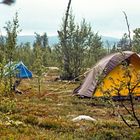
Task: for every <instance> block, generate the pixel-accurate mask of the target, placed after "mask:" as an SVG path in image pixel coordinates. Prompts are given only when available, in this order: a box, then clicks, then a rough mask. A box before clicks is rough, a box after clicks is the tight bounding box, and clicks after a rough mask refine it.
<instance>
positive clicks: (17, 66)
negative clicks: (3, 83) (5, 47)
mask: <svg viewBox="0 0 140 140" xmlns="http://www.w3.org/2000/svg"><path fill="white" fill-rule="evenodd" d="M9 69H10V70H9ZM10 74H11V75H12V76H15V77H16V78H21V79H22V78H32V72H31V71H30V70H28V68H27V67H26V66H25V65H24V64H23V62H22V61H20V62H19V63H13V62H9V63H8V64H7V65H6V66H5V76H9V75H10Z"/></svg>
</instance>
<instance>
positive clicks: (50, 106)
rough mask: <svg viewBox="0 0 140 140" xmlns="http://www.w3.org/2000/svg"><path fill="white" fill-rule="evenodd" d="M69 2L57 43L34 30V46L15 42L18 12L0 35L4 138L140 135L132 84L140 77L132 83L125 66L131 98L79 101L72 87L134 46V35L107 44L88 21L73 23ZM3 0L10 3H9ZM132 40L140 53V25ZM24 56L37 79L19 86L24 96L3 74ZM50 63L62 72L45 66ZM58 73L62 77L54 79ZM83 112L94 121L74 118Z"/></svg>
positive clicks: (0, 129) (0, 130)
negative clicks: (105, 59)
mask: <svg viewBox="0 0 140 140" xmlns="http://www.w3.org/2000/svg"><path fill="white" fill-rule="evenodd" d="M11 2H14V1H11ZM70 2H71V1H69V4H68V7H67V10H66V15H65V16H64V18H63V19H62V24H61V27H60V29H58V37H59V43H58V44H55V45H54V46H49V43H48V36H47V33H44V34H43V35H40V34H38V33H35V38H36V40H35V42H34V44H33V46H32V45H31V44H30V43H29V42H27V43H25V44H17V36H18V33H19V32H20V31H21V30H20V27H19V24H18V13H16V14H15V17H14V18H13V20H12V21H8V22H7V23H6V25H5V27H4V28H5V30H6V32H7V34H6V36H2V35H1V36H0V71H1V73H0V87H1V88H0V138H1V139H3V140H6V139H11V140H12V139H13V140H14V139H21V140H22V139H25V140H28V139H40V140H42V139H49V140H54V139H55V140H73V139H76V140H85V139H86V140H92V139H95V140H101V139H103V140H108V139H112V140H113V139H114V140H116V139H131V140H138V139H140V129H139V128H140V121H139V118H140V103H139V101H137V100H134V97H133V88H134V87H136V86H138V83H139V81H140V79H137V80H136V83H135V85H134V87H132V86H131V85H130V81H131V74H130V71H129V69H128V68H127V67H126V69H125V71H126V72H125V74H124V77H125V76H126V77H127V80H128V82H127V85H126V87H127V88H129V93H130V94H129V97H130V100H129V101H121V102H114V101H112V99H109V100H103V99H100V98H97V99H79V98H77V97H74V96H72V91H73V89H75V88H76V87H77V86H78V85H79V83H80V80H83V77H82V76H81V75H82V74H83V73H84V72H85V71H86V70H87V68H89V67H92V66H93V65H94V64H95V63H96V62H97V61H98V60H100V59H101V58H103V57H104V56H105V55H108V54H109V53H113V52H118V51H123V50H130V47H129V45H130V44H129V43H130V42H129V41H130V38H129V34H126V33H125V34H124V36H123V37H122V39H121V40H120V41H119V42H118V43H116V44H113V45H112V46H111V45H110V44H108V47H107V48H106V47H105V45H104V43H103V42H102V37H101V36H100V35H99V34H98V33H95V32H94V31H93V29H92V28H91V26H90V24H89V23H87V22H86V19H83V20H82V21H81V23H79V24H78V23H75V18H74V15H73V13H72V10H71V11H70ZM3 3H4V4H11V3H9V2H8V1H3ZM131 43H132V44H131V45H132V46H131V47H132V48H131V50H133V51H135V52H137V53H140V49H139V48H140V47H139V45H140V28H137V29H135V30H134V31H133V39H132V40H131ZM20 60H22V61H23V62H24V63H25V65H26V66H28V68H29V69H30V70H31V71H32V72H33V74H34V77H33V78H32V79H24V80H22V82H21V84H20V86H19V89H21V90H22V91H23V94H20V95H19V94H15V93H14V92H13V91H12V89H11V88H12V85H13V81H14V80H15V78H13V75H12V74H10V76H9V77H5V75H4V69H5V67H4V66H5V65H6V64H7V63H9V62H12V61H13V62H15V61H17V62H18V61H20ZM52 66H53V67H58V68H59V70H58V69H57V70H52V69H48V68H47V67H52ZM11 67H12V65H10V67H9V71H11ZM46 73H47V74H46ZM59 75H60V78H61V81H55V80H56V77H58V76H59ZM138 78H140V77H139V74H138ZM65 80H71V81H70V82H67V81H65ZM76 80H77V81H76ZM75 81H76V82H75ZM130 87H131V88H130ZM120 89H121V88H120V87H119V86H118V88H115V90H116V91H118V92H120ZM112 90H114V89H112ZM104 92H105V91H104ZM134 104H135V108H134ZM118 107H119V109H118ZM112 110H113V111H112ZM79 115H87V116H90V117H93V118H94V119H96V121H85V120H81V121H77V122H73V121H72V119H73V118H75V117H77V116H79ZM124 122H125V123H124ZM128 126H129V127H128Z"/></svg>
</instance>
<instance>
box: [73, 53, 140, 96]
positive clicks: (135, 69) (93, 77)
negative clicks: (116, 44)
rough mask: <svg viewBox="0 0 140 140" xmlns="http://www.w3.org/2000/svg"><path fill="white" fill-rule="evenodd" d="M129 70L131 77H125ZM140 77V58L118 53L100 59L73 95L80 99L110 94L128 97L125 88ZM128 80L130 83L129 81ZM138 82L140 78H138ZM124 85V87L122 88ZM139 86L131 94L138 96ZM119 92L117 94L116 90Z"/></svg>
mask: <svg viewBox="0 0 140 140" xmlns="http://www.w3.org/2000/svg"><path fill="white" fill-rule="evenodd" d="M124 67H127V69H126V70H129V72H130V73H131V75H132V77H131V80H130V77H129V75H128V77H127V76H126V74H127V73H126V70H125V69H124ZM138 75H140V57H139V56H138V55H137V54H136V53H134V52H131V51H124V52H118V53H114V54H110V55H108V56H106V57H105V58H103V59H101V60H100V61H99V62H98V63H97V64H96V65H95V66H94V67H93V68H92V69H91V71H90V72H89V73H88V75H87V77H86V78H85V80H84V82H83V84H81V86H80V87H79V88H77V89H76V90H74V93H75V94H76V95H79V96H80V97H92V96H95V97H102V96H104V95H105V94H110V95H111V96H112V97H118V96H120V97H123V96H127V95H128V88H126V87H125V86H126V85H127V84H128V82H131V83H130V84H131V87H132V86H134V85H135V83H134V82H139V83H140V81H138V80H137V78H138ZM129 80H130V81H129ZM139 80H140V77H139ZM124 85H125V86H124ZM139 85H140V84H137V87H135V89H134V91H133V93H135V95H136V96H140V88H139ZM119 88H120V92H119V95H118V94H117V90H119Z"/></svg>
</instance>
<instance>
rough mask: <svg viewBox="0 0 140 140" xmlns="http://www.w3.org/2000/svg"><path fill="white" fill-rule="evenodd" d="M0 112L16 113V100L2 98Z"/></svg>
mask: <svg viewBox="0 0 140 140" xmlns="http://www.w3.org/2000/svg"><path fill="white" fill-rule="evenodd" d="M0 111H1V112H3V113H15V112H17V107H16V100H15V99H13V100H11V99H9V98H2V99H1V100H0Z"/></svg>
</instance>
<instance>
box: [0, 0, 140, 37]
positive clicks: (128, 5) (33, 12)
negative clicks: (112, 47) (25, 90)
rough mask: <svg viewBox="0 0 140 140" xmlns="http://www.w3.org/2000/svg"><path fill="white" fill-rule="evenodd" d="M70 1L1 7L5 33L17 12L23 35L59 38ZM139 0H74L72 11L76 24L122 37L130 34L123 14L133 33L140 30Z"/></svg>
mask: <svg viewBox="0 0 140 140" xmlns="http://www.w3.org/2000/svg"><path fill="white" fill-rule="evenodd" d="M67 3H68V0H17V1H16V4H15V5H13V6H11V7H7V6H3V5H0V8H1V16H0V17H1V18H0V20H1V22H0V29H1V30H2V28H3V26H4V25H5V22H6V21H8V20H11V19H12V17H13V16H14V14H15V12H16V11H18V13H19V23H20V27H21V28H22V30H23V31H22V34H23V33H25V34H26V33H28V34H29V33H30V34H33V33H34V32H44V31H45V32H47V33H48V34H57V30H58V29H59V28H60V25H61V22H62V17H63V16H64V14H65V10H66V7H67ZM139 5H140V1H139V0H133V1H132V0H73V1H72V9H73V13H74V15H75V20H76V23H79V22H80V21H81V20H82V19H83V18H85V19H86V21H87V22H90V24H91V25H92V27H93V30H94V31H95V32H97V31H98V32H99V33H101V34H110V36H111V35H113V36H119V37H120V36H121V34H123V33H124V32H126V31H127V27H126V23H125V18H124V15H123V13H122V11H125V12H126V13H127V15H128V19H129V23H130V27H131V29H132V30H133V29H135V28H136V27H140V19H139V18H138V17H140V9H139Z"/></svg>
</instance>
